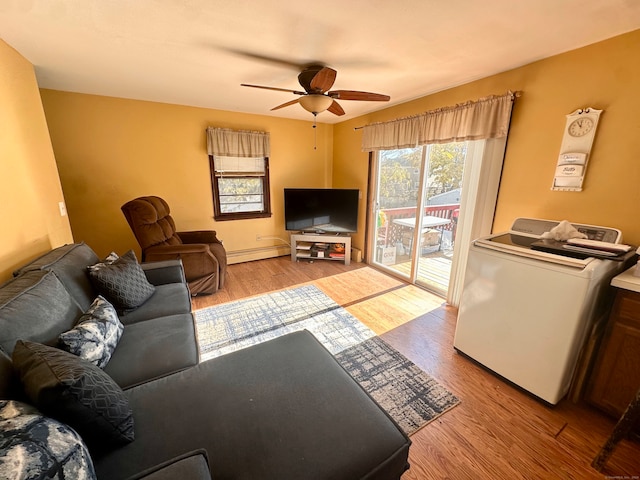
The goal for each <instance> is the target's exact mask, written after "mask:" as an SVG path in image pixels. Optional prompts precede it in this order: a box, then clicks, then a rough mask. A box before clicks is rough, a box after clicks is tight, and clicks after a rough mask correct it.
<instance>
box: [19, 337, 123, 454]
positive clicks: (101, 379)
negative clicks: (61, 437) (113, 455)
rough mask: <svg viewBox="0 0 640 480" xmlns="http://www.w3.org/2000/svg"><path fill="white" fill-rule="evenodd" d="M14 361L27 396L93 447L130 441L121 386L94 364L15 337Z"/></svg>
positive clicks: (39, 407) (55, 349)
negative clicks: (17, 339)
mask: <svg viewBox="0 0 640 480" xmlns="http://www.w3.org/2000/svg"><path fill="white" fill-rule="evenodd" d="M13 365H14V368H15V369H16V371H17V373H18V376H19V378H20V381H21V382H22V386H23V388H24V391H25V393H26V394H27V397H28V398H29V399H30V400H31V403H32V404H34V405H35V406H36V407H37V408H38V409H40V410H41V411H42V412H43V413H45V414H46V415H48V416H50V417H53V418H55V419H57V420H60V421H61V422H64V423H66V424H68V425H70V426H71V427H72V428H74V429H75V430H76V431H77V432H78V433H79V434H80V435H82V437H83V438H84V439H85V441H86V442H87V443H88V444H89V446H92V445H97V446H100V445H104V444H110V443H128V442H131V441H132V440H133V437H134V431H133V412H132V411H131V407H130V405H129V401H128V400H127V397H126V395H125V394H124V392H123V391H122V389H121V388H120V387H119V386H118V385H117V384H116V383H115V382H114V381H113V380H112V379H111V377H110V376H109V375H107V374H106V373H104V372H103V371H102V370H101V369H100V368H98V367H96V366H95V365H93V364H91V363H89V362H87V361H85V360H82V359H81V358H79V357H76V356H75V355H73V354H71V353H68V352H65V351H63V350H60V349H57V348H55V347H50V346H48V345H42V344H40V343H34V342H26V341H22V340H19V341H18V342H17V343H16V347H15V349H14V350H13Z"/></svg>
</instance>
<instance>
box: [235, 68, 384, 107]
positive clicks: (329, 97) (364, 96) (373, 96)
mask: <svg viewBox="0 0 640 480" xmlns="http://www.w3.org/2000/svg"><path fill="white" fill-rule="evenodd" d="M336 75H337V72H336V71H335V70H334V69H333V68H329V67H326V66H324V65H322V64H318V63H314V64H310V65H306V66H304V67H303V69H302V71H301V72H300V74H299V75H298V82H300V85H301V86H302V88H304V91H301V90H290V89H288V88H278V87H265V86H262V85H249V84H246V83H242V84H241V86H243V87H252V88H263V89H265V90H276V91H279V92H291V93H293V94H295V95H300V98H296V99H295V100H291V101H289V102H285V103H283V104H282V105H278V106H277V107H273V108H272V109H271V110H279V109H280V108H284V107H288V106H290V105H295V104H296V103H299V104H300V105H301V106H302V108H304V109H305V110H307V111H308V112H311V113H313V115H314V116H316V115H317V114H318V113H320V112H324V111H325V110H328V111H329V112H331V113H333V114H334V115H344V113H345V112H344V110H343V109H342V107H341V106H340V104H339V103H338V102H337V101H336V100H359V101H369V102H388V101H389V99H390V98H391V97H389V95H382V94H380V93H370V92H360V91H357V90H329V89H330V88H331V87H332V86H333V83H334V82H335V80H336Z"/></svg>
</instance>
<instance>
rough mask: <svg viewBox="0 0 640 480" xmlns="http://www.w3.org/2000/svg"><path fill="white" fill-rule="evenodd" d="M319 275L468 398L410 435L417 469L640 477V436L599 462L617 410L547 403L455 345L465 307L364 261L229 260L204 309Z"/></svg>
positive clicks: (483, 474) (423, 473)
mask: <svg viewBox="0 0 640 480" xmlns="http://www.w3.org/2000/svg"><path fill="white" fill-rule="evenodd" d="M304 283H313V284H314V285H316V286H318V287H319V288H320V289H322V290H323V291H324V292H325V293H326V294H327V295H329V296H330V297H332V298H333V299H334V300H335V301H336V302H337V303H339V304H340V305H342V306H343V307H345V308H346V309H347V310H349V311H350V312H351V313H352V314H353V315H354V316H356V317H357V318H358V319H359V320H360V321H362V322H363V323H365V324H367V325H368V326H369V327H370V328H372V329H373V330H374V331H376V332H377V333H378V334H379V335H380V336H381V337H382V338H383V339H384V340H385V341H387V342H388V343H389V344H391V345H392V346H394V347H395V348H396V349H397V350H399V351H400V352H402V353H403V354H404V355H405V356H407V357H408V358H409V359H411V360H412V361H413V362H414V363H415V364H416V365H418V366H419V367H421V368H422V369H423V370H425V371H426V372H428V373H429V374H431V375H432V376H433V377H435V378H436V379H437V380H438V381H439V382H440V383H441V384H443V385H444V386H445V387H447V388H448V389H449V390H450V391H452V392H453V393H454V394H455V395H456V396H458V398H460V399H461V404H460V405H458V406H457V407H455V408H453V409H452V410H450V411H449V412H447V413H445V414H444V415H443V416H441V417H439V418H438V419H436V420H435V421H433V422H431V423H430V424H428V425H427V426H425V427H424V428H422V429H421V430H419V431H418V432H417V433H415V434H414V435H412V436H411V440H412V442H413V444H412V446H411V449H410V455H409V461H410V463H411V469H410V470H409V471H408V472H407V473H405V474H404V475H403V477H402V478H403V480H417V479H445V478H446V479H454V480H463V479H474V480H475V479H521V478H522V479H602V478H627V479H632V478H640V444H638V443H637V442H634V441H631V440H625V441H623V442H622V443H621V444H620V445H619V446H618V448H617V449H616V450H615V451H614V453H613V455H612V457H611V459H610V460H609V462H608V463H607V465H606V467H605V469H604V470H603V472H602V473H598V472H596V471H595V470H593V469H592V468H591V467H590V463H591V461H592V459H593V457H594V456H595V455H596V454H597V452H598V450H599V448H600V446H601V445H602V444H603V443H604V441H605V440H606V438H607V437H608V435H609V433H610V432H611V430H612V428H613V426H614V424H615V420H613V419H610V418H608V417H606V416H604V415H603V414H601V413H600V412H599V411H597V410H595V409H593V408H592V407H590V406H589V405H586V404H582V403H581V404H577V405H576V404H573V403H571V402H570V401H569V400H563V401H561V402H560V403H559V404H558V405H556V406H555V407H553V408H551V407H548V406H546V405H544V404H542V403H541V402H539V401H537V400H535V399H533V398H532V397H530V396H529V395H527V394H525V393H523V392H521V391H520V390H518V389H516V388H515V387H512V386H511V385H509V384H507V383H505V382H503V381H501V380H500V379H498V378H497V377H495V376H493V375H492V374H490V373H488V372H486V371H485V370H483V369H482V368H481V367H479V366H477V365H476V364H475V363H474V362H472V361H470V360H468V359H467V358H465V357H464V356H462V355H460V354H458V353H456V352H455V350H454V349H453V347H452V345H453V335H454V330H455V322H456V309H455V308H453V307H450V306H447V305H445V304H444V303H443V300H442V299H441V298H439V297H436V296H433V295H431V294H429V293H428V292H426V291H424V290H422V289H420V288H418V287H415V286H412V285H408V284H405V283H403V282H401V281H399V280H397V279H395V278H393V277H390V276H388V275H385V274H383V273H380V272H379V271H377V270H374V269H372V268H371V267H368V266H366V265H365V264H362V263H355V264H354V263H352V264H351V265H350V266H349V267H346V266H345V265H343V264H341V263H339V262H330V261H315V262H313V263H308V262H298V263H293V262H291V260H290V257H280V258H275V259H269V260H260V261H255V262H248V263H243V264H236V265H230V266H229V270H228V278H227V284H226V286H225V288H224V289H223V290H221V291H220V292H218V293H217V294H215V295H212V296H207V297H197V298H195V299H193V306H194V308H195V309H198V308H204V307H207V306H210V305H214V304H217V303H223V302H228V301H232V300H237V299H241V298H244V297H248V296H252V295H257V294H261V293H266V292H269V291H274V290H280V289H283V288H289V287H291V286H294V285H298V284H304Z"/></svg>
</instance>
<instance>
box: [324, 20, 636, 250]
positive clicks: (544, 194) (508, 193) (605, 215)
mask: <svg viewBox="0 0 640 480" xmlns="http://www.w3.org/2000/svg"><path fill="white" fill-rule="evenodd" d="M639 58H640V30H637V31H635V32H631V33H628V34H625V35H622V36H619V37H615V38H613V39H609V40H606V41H603V42H600V43H597V44H594V45H590V46H588V47H584V48H581V49H578V50H573V51H571V52H568V53H565V54H562V55H557V56H554V57H551V58H548V59H544V60H541V61H538V62H535V63H532V64H529V65H526V66H524V67H521V68H517V69H515V70H511V71H508V72H505V73H502V74H499V75H494V76H491V77H488V78H484V79H481V80H478V81H475V82H472V83H469V84H466V85H462V86H459V87H456V88H452V89H449V90H446V91H443V92H439V93H436V94H434V95H429V96H427V97H423V98H420V99H418V100H415V101H412V102H408V103H404V104H402V105H398V106H394V107H391V108H388V109H385V110H382V111H379V112H376V113H374V114H371V115H368V116H363V117H359V118H357V119H355V120H352V121H349V122H344V123H341V124H339V125H337V126H336V127H335V129H334V145H335V147H334V167H333V175H334V177H333V178H334V180H333V181H334V184H336V183H345V182H347V181H348V182H352V184H351V186H354V185H357V186H359V188H364V186H365V185H366V181H367V170H366V165H367V161H368V156H367V154H366V153H362V152H360V151H359V147H360V141H361V132H360V131H354V130H353V127H355V126H360V125H365V124H367V123H371V122H380V121H385V120H390V119H394V118H398V117H403V116H407V115H413V114H417V113H421V112H424V111H427V110H431V109H434V108H438V107H443V106H449V105H454V104H456V103H461V102H464V101H467V100H475V99H477V98H480V97H483V96H486V95H491V94H501V93H505V92H506V91H507V90H520V91H522V93H523V94H522V97H521V98H519V99H518V100H517V101H516V104H515V105H514V111H513V117H512V122H511V130H510V134H509V141H508V145H507V151H506V156H505V163H504V169H503V175H502V181H501V184H500V193H499V198H498V206H497V211H496V217H495V222H494V231H501V230H506V229H508V228H509V226H510V225H511V222H512V221H513V219H514V218H516V217H519V216H530V217H538V218H548V219H555V220H562V219H567V220H570V221H573V222H579V223H591V224H596V225H606V226H611V227H616V228H619V229H620V230H622V232H623V235H624V241H625V242H627V243H632V244H636V245H638V244H640V217H639V216H638V215H637V213H636V212H637V211H636V208H637V207H639V206H640V62H638V61H637V59H639ZM583 107H593V108H596V109H603V110H604V112H603V113H602V115H601V117H600V122H599V125H598V131H597V133H596V137H595V142H594V146H593V149H592V151H591V158H590V161H589V166H588V170H587V175H586V179H585V182H584V185H583V188H584V189H583V191H582V192H556V191H551V190H550V187H551V182H552V179H553V174H554V171H555V166H556V162H557V159H558V154H559V153H560V151H559V150H560V143H561V141H562V133H563V130H564V126H565V120H566V117H565V116H566V115H567V114H569V113H571V112H573V111H574V110H576V109H578V108H583ZM345 179H348V180H345ZM363 208H364V207H362V208H361V212H362V216H364V210H363ZM363 222H364V220H363V219H361V224H362V226H363V227H362V228H360V231H361V232H363V231H364V223H363ZM354 243H355V244H358V245H362V244H363V243H364V241H363V234H362V233H359V234H358V237H357V238H356V239H355V240H354Z"/></svg>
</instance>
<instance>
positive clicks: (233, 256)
mask: <svg viewBox="0 0 640 480" xmlns="http://www.w3.org/2000/svg"><path fill="white" fill-rule="evenodd" d="M284 255H291V248H290V247H289V246H288V245H274V246H270V247H259V248H250V249H247V250H235V251H232V252H229V251H228V252H227V264H228V265H232V264H234V263H242V262H251V261H252V260H264V259H266V258H274V257H282V256H284Z"/></svg>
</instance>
